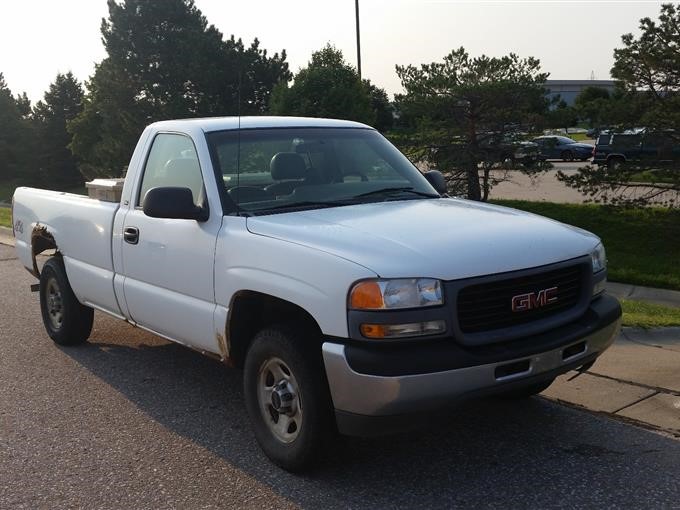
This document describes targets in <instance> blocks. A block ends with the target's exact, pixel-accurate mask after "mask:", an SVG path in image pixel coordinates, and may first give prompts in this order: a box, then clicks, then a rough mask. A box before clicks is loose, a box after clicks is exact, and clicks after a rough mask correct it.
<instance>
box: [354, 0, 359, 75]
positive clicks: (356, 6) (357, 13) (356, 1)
mask: <svg viewBox="0 0 680 510" xmlns="http://www.w3.org/2000/svg"><path fill="white" fill-rule="evenodd" d="M354 7H355V12H356V18H357V72H358V73H359V79H361V35H360V30H359V0H354Z"/></svg>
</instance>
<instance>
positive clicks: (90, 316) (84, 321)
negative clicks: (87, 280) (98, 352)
mask: <svg viewBox="0 0 680 510" xmlns="http://www.w3.org/2000/svg"><path fill="white" fill-rule="evenodd" d="M40 311H41V313H42V319H43V324H44V325H45V329H46V330H47V334H48V335H49V336H50V338H51V339H52V340H54V342H55V343H57V344H59V345H77V344H82V343H83V342H85V341H86V340H87V339H88V337H89V336H90V332H91V331H92V322H93V320H94V310H93V309H92V308H90V307H88V306H85V305H82V304H80V302H79V301H78V299H77V298H76V296H75V294H74V293H73V289H71V285H70V284H69V282H68V277H67V276H66V269H65V268H64V261H63V260H62V259H61V257H52V258H51V259H49V260H48V261H47V262H45V265H44V266H43V269H42V272H41V273H40Z"/></svg>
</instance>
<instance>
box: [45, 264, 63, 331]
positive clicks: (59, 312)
mask: <svg viewBox="0 0 680 510" xmlns="http://www.w3.org/2000/svg"><path fill="white" fill-rule="evenodd" d="M45 300H46V302H47V315H48V317H49V319H50V324H52V327H53V328H54V329H61V325H62V324H63V322H64V302H63V300H62V298H61V289H60V288H59V284H58V283H57V280H56V279H55V278H54V277H52V278H50V279H49V280H47V289H46V295H45Z"/></svg>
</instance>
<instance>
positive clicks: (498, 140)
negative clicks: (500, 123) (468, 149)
mask: <svg viewBox="0 0 680 510" xmlns="http://www.w3.org/2000/svg"><path fill="white" fill-rule="evenodd" d="M479 146H480V147H481V148H482V149H485V150H488V152H489V158H490V159H492V160H494V161H496V162H498V163H501V164H507V165H510V166H512V167H514V166H516V165H522V166H525V167H530V166H533V165H535V164H536V163H538V162H539V161H541V160H543V159H545V158H543V157H542V156H541V151H540V148H539V145H538V144H537V143H535V142H530V141H526V140H521V139H520V137H519V136H518V135H515V134H505V135H499V134H491V135H482V136H481V138H480V141H479Z"/></svg>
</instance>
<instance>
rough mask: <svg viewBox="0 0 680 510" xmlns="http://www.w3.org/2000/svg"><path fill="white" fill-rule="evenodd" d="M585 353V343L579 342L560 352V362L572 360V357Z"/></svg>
mask: <svg viewBox="0 0 680 510" xmlns="http://www.w3.org/2000/svg"><path fill="white" fill-rule="evenodd" d="M584 352H586V343H585V342H579V343H577V344H574V345H570V346H569V347H567V348H566V349H564V350H563V351H562V360H563V361H564V360H567V359H569V358H573V357H574V356H578V355H579V354H583V353H584Z"/></svg>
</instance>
